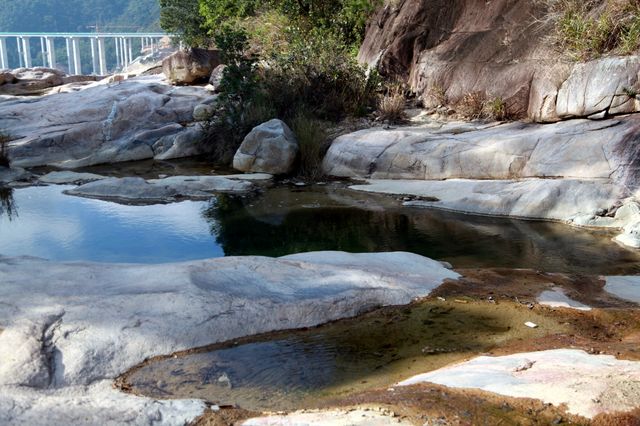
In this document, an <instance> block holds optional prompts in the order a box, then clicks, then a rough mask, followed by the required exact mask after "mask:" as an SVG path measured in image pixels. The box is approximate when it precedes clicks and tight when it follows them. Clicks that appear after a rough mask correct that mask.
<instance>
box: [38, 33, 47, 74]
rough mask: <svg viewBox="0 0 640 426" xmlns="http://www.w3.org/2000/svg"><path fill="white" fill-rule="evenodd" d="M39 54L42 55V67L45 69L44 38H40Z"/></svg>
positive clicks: (45, 51)
mask: <svg viewBox="0 0 640 426" xmlns="http://www.w3.org/2000/svg"><path fill="white" fill-rule="evenodd" d="M40 54H41V55H42V66H43V67H45V68H46V67H47V50H46V47H45V44H44V37H40Z"/></svg>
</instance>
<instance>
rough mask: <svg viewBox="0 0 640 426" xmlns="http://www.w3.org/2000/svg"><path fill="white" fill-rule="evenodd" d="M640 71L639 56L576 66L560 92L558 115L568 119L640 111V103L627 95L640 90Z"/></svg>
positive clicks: (557, 103) (607, 59) (612, 58)
mask: <svg viewBox="0 0 640 426" xmlns="http://www.w3.org/2000/svg"><path fill="white" fill-rule="evenodd" d="M639 71H640V57H638V56H627V57H609V58H600V59H596V60H593V61H589V62H586V63H579V64H576V65H575V66H574V67H573V70H572V71H571V74H570V75H569V78H568V79H567V80H566V81H565V82H564V83H563V84H562V86H560V90H558V98H557V102H556V114H557V115H558V116H559V117H562V118H566V117H585V116H588V115H592V114H597V113H599V112H606V113H610V114H621V113H630V112H635V111H638V110H640V102H638V100H637V99H636V98H634V97H631V96H629V95H628V94H627V93H625V89H626V90H632V91H633V90H637V88H638V86H639V83H640V82H639V81H638V76H639Z"/></svg>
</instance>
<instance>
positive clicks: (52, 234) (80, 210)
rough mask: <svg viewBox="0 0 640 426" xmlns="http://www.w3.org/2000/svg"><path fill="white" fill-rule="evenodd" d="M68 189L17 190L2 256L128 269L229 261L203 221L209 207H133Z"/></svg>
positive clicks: (0, 237)
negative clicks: (75, 194)
mask: <svg viewBox="0 0 640 426" xmlns="http://www.w3.org/2000/svg"><path fill="white" fill-rule="evenodd" d="M67 188H69V187H65V186H49V187H30V188H24V189H17V190H14V191H13V210H14V213H13V214H11V215H8V214H5V215H2V216H0V254H3V255H11V256H17V255H29V256H36V257H42V258H46V259H51V260H60V261H63V260H65V261H66V260H91V261H100V262H124V263H161V262H170V261H181V260H190V259H200V258H207V257H219V256H223V255H224V252H223V250H222V248H221V247H220V245H218V244H216V241H215V238H212V236H211V234H210V232H209V225H208V223H207V221H206V220H204V219H203V215H202V212H203V209H205V208H206V207H207V206H208V203H203V202H191V201H185V202H182V203H177V204H168V205H152V206H128V205H122V204H116V203H110V202H105V201H99V200H90V199H85V198H78V197H71V196H67V195H64V194H63V193H62V191H63V190H64V189H67Z"/></svg>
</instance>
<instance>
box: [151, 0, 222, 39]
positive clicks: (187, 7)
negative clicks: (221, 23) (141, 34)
mask: <svg viewBox="0 0 640 426" xmlns="http://www.w3.org/2000/svg"><path fill="white" fill-rule="evenodd" d="M204 24H205V19H204V17H203V16H202V15H201V14H200V5H199V3H198V0H160V26H161V27H162V28H163V29H164V30H165V31H167V32H169V33H172V34H175V35H176V38H177V39H178V40H180V41H182V42H183V43H184V44H186V45H187V46H189V47H207V46H208V45H209V43H210V39H209V37H208V36H207V31H206V30H205V29H204Z"/></svg>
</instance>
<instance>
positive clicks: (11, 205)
mask: <svg viewBox="0 0 640 426" xmlns="http://www.w3.org/2000/svg"><path fill="white" fill-rule="evenodd" d="M17 214H18V211H17V209H16V202H15V200H14V199H13V189H12V188H5V187H3V186H0V217H2V216H6V217H7V218H8V219H9V220H11V219H12V218H13V217H15V216H17Z"/></svg>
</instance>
